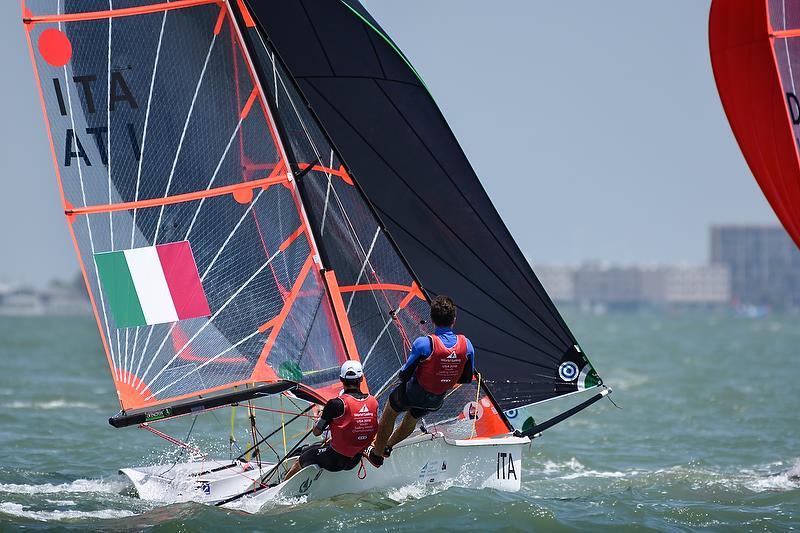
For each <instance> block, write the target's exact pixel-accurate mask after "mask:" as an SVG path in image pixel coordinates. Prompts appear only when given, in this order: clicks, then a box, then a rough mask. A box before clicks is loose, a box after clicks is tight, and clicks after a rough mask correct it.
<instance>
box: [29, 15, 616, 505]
mask: <svg viewBox="0 0 800 533" xmlns="http://www.w3.org/2000/svg"><path fill="white" fill-rule="evenodd" d="M22 9H23V24H24V26H25V29H26V35H27V38H28V44H29V47H30V52H31V58H32V61H33V68H34V72H35V76H36V80H37V83H38V86H39V89H40V94H41V101H42V106H43V109H44V118H45V124H46V126H47V131H48V136H49V140H50V148H51V152H52V157H53V161H54V167H55V172H56V176H57V181H58V186H59V191H60V193H61V197H62V204H63V209H64V214H65V216H66V221H67V225H68V227H69V230H70V235H71V238H72V240H73V243H74V245H75V249H76V252H77V256H78V261H79V264H80V267H81V271H82V273H83V277H84V280H85V283H86V288H87V291H88V293H89V297H90V300H91V303H92V308H93V310H94V315H95V319H96V321H97V326H98V330H99V333H100V340H101V343H102V346H103V349H104V352H105V354H106V359H107V363H108V365H109V368H110V370H111V376H112V378H113V381H114V384H115V387H116V391H117V395H118V399H119V403H120V412H119V413H118V414H116V415H115V416H112V417H111V418H110V419H109V422H110V424H111V425H112V426H114V427H117V428H122V427H129V426H137V427H139V428H141V429H144V430H147V431H149V432H151V433H153V434H154V435H156V436H158V437H161V438H163V439H165V440H166V441H167V442H169V443H170V444H171V445H174V446H176V447H178V448H179V449H181V450H184V451H185V452H186V453H185V455H184V459H185V460H182V461H180V462H177V463H176V462H173V463H172V464H170V465H168V467H164V466H162V465H155V466H144V467H133V468H123V469H122V470H121V472H122V473H123V474H125V475H126V476H128V478H130V480H131V481H132V482H133V484H134V486H135V487H136V490H137V491H138V493H139V495H140V496H141V497H142V498H151V499H163V498H164V494H167V493H172V494H175V493H177V494H179V495H180V497H182V498H184V499H191V500H196V501H202V502H209V503H216V504H218V505H240V506H242V508H244V509H246V510H253V509H257V508H258V507H260V506H261V505H262V504H263V503H264V502H266V501H269V500H271V499H274V498H276V497H295V496H304V497H308V498H324V497H328V496H332V495H335V494H341V493H345V492H363V491H366V490H372V489H375V488H383V487H389V486H398V485H404V484H408V483H423V484H436V483H442V482H447V481H453V480H457V482H458V483H460V484H464V485H465V486H474V487H493V488H496V489H500V490H511V491H513V490H518V489H519V487H520V483H521V479H522V473H523V467H522V452H523V450H524V449H525V448H526V447H527V446H529V445H530V442H531V439H532V438H534V437H536V436H537V435H538V434H540V433H541V432H542V431H544V430H546V429H548V428H550V427H552V426H554V425H555V424H557V423H559V422H561V421H563V420H565V419H566V418H568V417H570V416H572V415H574V414H575V413H577V412H579V411H581V410H583V409H585V408H586V407H588V406H589V405H592V404H593V403H595V402H597V401H599V400H600V399H602V398H603V397H605V396H606V395H607V394H608V393H609V392H610V389H608V388H607V387H605V386H604V385H603V383H602V380H601V379H600V377H599V376H598V374H597V372H596V371H595V369H594V367H593V366H592V364H591V363H590V362H589V359H588V357H587V356H586V354H585V353H584V351H583V350H582V349H581V348H580V346H579V344H578V342H577V341H576V339H575V337H574V336H573V335H572V333H571V332H570V331H569V328H568V327H567V326H566V324H565V322H564V320H563V319H562V318H561V316H560V314H559V313H558V311H557V310H556V308H555V306H554V305H553V303H552V301H551V300H550V298H549V297H548V296H547V294H546V292H545V291H544V289H543V287H542V286H541V284H540V283H539V281H538V279H537V278H536V276H535V274H534V273H533V271H532V269H531V267H530V266H529V264H528V263H527V261H526V260H525V258H524V256H523V255H522V253H521V251H520V250H519V248H518V247H517V245H516V243H515V242H514V240H513V238H512V236H511V234H510V232H509V231H508V230H507V229H506V227H505V225H504V224H503V222H502V220H501V219H500V217H499V215H498V213H497V212H496V210H495V209H494V207H493V205H492V204H491V201H490V200H489V198H488V196H487V195H486V193H485V191H484V190H483V188H482V186H481V184H480V181H479V180H478V178H477V176H476V175H475V173H474V171H473V170H472V168H471V166H470V165H469V162H468V161H467V159H466V156H465V155H464V153H463V151H462V150H461V148H460V147H459V146H458V143H457V141H456V140H455V137H454V136H453V134H452V132H451V131H450V129H449V127H448V126H447V123H446V121H445V120H444V118H443V116H442V115H441V113H440V111H439V110H438V108H437V106H436V104H435V103H434V101H433V99H432V97H431V96H430V94H429V93H428V90H427V88H426V86H425V84H424V82H423V81H422V79H421V78H420V76H419V75H418V73H417V72H416V71H415V70H414V68H413V66H412V65H411V63H410V62H409V61H408V59H407V58H406V57H405V56H404V55H403V54H402V52H401V51H400V49H399V48H398V47H397V45H396V44H395V43H394V42H393V41H392V40H391V39H390V38H389V37H388V36H387V35H386V33H385V32H384V31H383V29H382V28H381V27H380V25H379V24H378V23H377V21H375V20H374V19H373V18H372V17H371V16H370V14H369V13H368V12H367V11H366V10H365V9H364V7H363V6H361V5H360V4H359V3H358V2H356V1H355V0H313V1H312V0H303V1H297V2H281V1H251V0H174V1H170V2H160V3H156V2H153V1H147V0H126V1H123V0H97V1H87V0H80V1H78V0H24V1H23V4H22ZM442 293H446V294H449V295H451V296H452V297H453V298H454V299H455V301H456V302H457V304H458V306H459V315H458V327H459V329H461V330H462V331H464V332H465V333H467V334H468V335H469V336H470V337H471V338H472V339H473V340H474V343H475V348H476V351H477V354H478V356H477V357H478V358H477V367H478V370H479V372H476V375H475V379H474V381H473V382H472V383H471V384H469V385H461V386H459V387H457V388H455V389H453V390H452V391H451V392H450V393H449V394H448V396H447V398H446V400H445V402H444V405H443V406H442V408H441V409H440V410H439V411H437V412H435V413H432V414H430V415H428V416H426V417H425V418H424V419H423V420H421V424H420V426H419V428H418V429H417V430H416V431H415V432H414V433H413V434H412V435H411V436H410V437H409V438H408V439H407V440H406V441H404V442H402V443H399V444H398V445H397V446H396V447H395V450H394V452H393V454H392V457H391V459H390V460H388V461H387V462H386V464H385V465H384V466H383V467H382V468H377V469H376V468H374V467H373V466H372V465H370V464H369V463H368V462H363V463H362V465H361V467H359V468H357V469H354V470H352V471H349V472H337V473H331V472H325V471H322V470H319V469H317V467H315V466H310V467H307V468H305V469H303V470H301V471H300V472H299V473H298V474H297V475H296V476H294V477H293V478H291V479H290V480H288V481H283V475H284V474H285V472H286V470H287V469H288V467H289V466H290V464H291V462H292V460H293V459H292V457H293V456H294V455H295V454H296V453H297V451H298V450H299V449H300V447H301V446H302V445H303V444H305V443H307V439H308V437H309V434H310V431H308V429H310V420H311V419H312V417H313V416H314V414H315V413H316V411H317V409H318V406H320V405H323V404H324V403H325V402H326V401H327V400H328V399H330V398H333V397H335V396H336V395H337V394H338V393H339V392H340V388H341V386H340V384H339V381H338V368H339V366H340V365H341V364H342V363H343V362H344V361H346V360H359V361H361V363H362V364H363V366H364V373H365V377H366V386H367V387H368V389H369V390H370V391H371V392H372V394H373V395H375V396H376V398H378V400H379V403H380V405H381V406H383V405H385V403H386V402H387V400H388V391H390V390H391V387H392V385H393V384H394V383H395V382H396V378H397V371H398V369H399V367H400V365H402V364H403V362H404V361H405V359H406V357H407V356H408V353H409V349H410V344H411V341H412V340H413V339H414V338H416V337H418V336H423V335H427V334H430V333H431V329H432V328H431V326H430V324H429V323H428V314H429V306H428V302H429V301H430V298H431V296H432V295H436V294H442ZM557 398H574V399H575V401H574V402H573V403H574V404H575V405H572V406H571V407H570V408H569V409H564V410H561V411H560V412H558V413H557V414H556V415H555V416H553V417H551V418H549V419H547V420H545V421H542V422H540V423H537V422H535V421H534V420H533V419H532V418H531V417H530V416H527V415H526V413H527V411H526V410H527V409H532V408H535V407H536V406H537V405H541V404H542V403H545V402H550V401H551V400H554V399H557ZM284 400H286V401H285V402H284ZM576 402H578V403H576ZM237 408H239V409H244V410H246V412H247V413H248V416H247V418H248V421H249V424H250V426H251V430H252V431H251V433H252V443H250V445H249V446H247V449H245V450H243V451H242V452H241V453H240V454H238V455H237V456H235V457H233V456H231V457H228V458H218V457H217V458H215V457H213V456H212V454H210V453H207V452H204V451H203V450H200V449H199V447H198V446H197V445H196V444H194V443H192V442H189V441H188V439H184V440H181V439H178V438H176V437H174V436H172V435H168V434H167V433H166V432H165V431H162V429H161V428H164V427H166V424H167V423H168V422H169V421H174V420H176V419H180V418H182V417H192V418H193V419H194V420H196V419H197V418H198V417H202V416H204V415H205V414H206V413H209V412H215V411H219V410H222V409H231V410H232V411H233V410H235V409H237ZM265 411H266V412H270V411H271V412H272V413H280V419H279V421H278V422H277V423H274V422H272V423H271V425H269V426H265V425H264V422H263V417H259V416H257V415H258V413H261V412H265ZM234 418H235V416H233V415H232V420H233V419H234ZM259 418H260V420H259ZM270 420H274V417H273V418H271V419H270ZM514 420H517V422H516V424H517V427H515V425H514V424H515V422H514ZM525 421H527V424H525ZM275 438H277V439H279V440H280V441H282V445H283V446H282V447H280V446H277V445H276V446H273V445H271V444H270V439H275ZM278 450H280V451H278ZM273 456H274V457H273Z"/></svg>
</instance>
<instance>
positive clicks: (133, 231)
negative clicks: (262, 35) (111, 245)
mask: <svg viewBox="0 0 800 533" xmlns="http://www.w3.org/2000/svg"><path fill="white" fill-rule="evenodd" d="M167 13H169V11H164V16H163V18H162V19H161V31H160V33H159V34H158V46H156V57H155V59H154V60H153V75H152V76H151V77H150V92H149V93H148V95H147V110H146V111H145V113H144V131H143V132H142V148H141V150H139V164H138V168H137V169H136V192H135V194H134V201H136V202H138V201H139V184H140V183H141V179H142V163H144V151H145V149H146V147H147V127H148V126H149V124H150V105H151V104H152V102H153V88H154V87H155V83H156V72H157V71H158V60H159V58H160V57H161V43H162V42H163V41H164V27H165V26H166V24H167ZM137 212H138V209H136V208H134V210H133V223H132V224H131V248H133V242H134V236H135V234H136V213H137ZM137 331H138V329H137Z"/></svg>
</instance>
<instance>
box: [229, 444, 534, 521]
mask: <svg viewBox="0 0 800 533" xmlns="http://www.w3.org/2000/svg"><path fill="white" fill-rule="evenodd" d="M529 444H530V440H529V439H528V438H526V437H523V438H519V437H502V438H496V439H470V440H450V439H446V438H445V437H443V436H441V435H437V436H431V435H422V436H419V437H415V438H413V439H409V440H407V441H405V442H403V443H400V444H399V445H397V446H396V447H395V448H394V451H393V452H392V456H391V457H390V458H388V459H386V461H385V463H384V465H383V466H382V467H380V468H375V467H374V466H372V465H371V464H370V463H369V462H368V461H366V460H364V466H365V469H366V476H364V471H363V470H362V472H361V475H362V476H363V479H360V477H359V467H356V468H354V469H353V470H350V471H346V472H327V471H325V470H322V469H320V468H318V467H316V466H309V467H306V468H304V469H303V470H301V471H300V472H298V473H297V474H296V475H295V476H294V477H293V478H292V479H290V480H288V481H286V482H284V483H281V484H280V485H277V486H275V487H272V488H269V489H264V490H262V491H260V492H258V493H256V494H255V495H253V496H248V497H246V498H243V499H242V500H241V501H237V502H232V503H231V504H229V505H228V506H229V507H233V508H237V509H240V510H243V511H247V512H256V511H258V510H259V509H260V508H261V507H262V506H263V505H264V504H266V503H268V502H271V501H274V500H279V501H285V500H291V499H296V498H303V499H305V500H316V499H324V498H330V497H332V496H337V495H339V494H347V493H362V492H367V491H371V490H376V489H378V490H380V489H387V488H393V487H403V486H407V485H412V484H421V485H432V484H438V483H453V484H456V485H458V486H463V487H473V488H493V489H498V490H504V491H510V492H514V491H518V490H519V488H520V484H521V482H522V451H523V449H524V448H525V447H527V446H528V445H529Z"/></svg>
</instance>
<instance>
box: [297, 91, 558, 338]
mask: <svg viewBox="0 0 800 533" xmlns="http://www.w3.org/2000/svg"><path fill="white" fill-rule="evenodd" d="M309 85H310V87H311V88H312V89H314V91H316V93H317V94H318V95H319V96H320V97H321V98H322V99H323V100H324V101H325V102H326V103H327V104H328V105H329V106H330V107H331V109H332V110H333V111H334V112H335V113H336V114H337V115H338V116H339V117H340V118H341V119H342V121H344V122H345V123H346V124H347V125H348V126H349V127H350V129H351V130H352V131H353V132H354V133H355V134H356V135H357V136H358V137H359V138H360V139H361V140H362V141H363V142H364V144H365V145H366V146H368V147H369V148H370V149H371V150H372V152H373V153H374V154H375V155H376V156H377V157H378V158H379V159H380V160H381V161H382V162H383V163H384V164H385V165H386V167H387V168H388V169H389V170H391V171H392V173H393V174H394V175H395V176H397V178H398V179H399V180H400V182H402V183H403V184H404V185H405V186H406V188H407V189H408V190H409V191H410V192H411V193H412V194H413V195H414V196H415V197H416V198H417V200H418V201H419V203H420V204H422V205H424V206H425V207H426V208H427V209H428V211H430V213H432V214H433V216H435V217H436V218H437V219H438V220H439V222H440V223H441V224H442V226H443V227H446V228H447V229H448V230H449V231H450V232H451V233H452V234H453V235H454V236H455V238H456V239H458V240H459V241H460V242H461V243H462V244H464V246H465V247H466V248H467V249H469V250H470V251H471V248H470V247H468V246H466V244H465V243H464V241H463V239H462V238H461V237H459V236H458V234H457V233H456V232H455V231H453V230H452V229H451V228H450V227H449V226H448V225H447V224H446V223H445V222H444V221H443V220H442V219H441V217H439V215H438V214H437V213H436V212H435V211H434V210H433V209H432V208H431V207H430V206H429V205H428V204H427V203H426V202H425V201H424V199H423V198H422V197H421V196H419V194H418V193H417V192H416V191H415V190H414V188H413V187H411V186H410V185H409V184H408V183H406V181H405V179H404V178H403V177H402V175H401V174H400V173H399V172H398V171H397V170H395V169H394V167H392V165H391V164H389V162H388V161H387V160H386V159H385V158H384V156H383V155H382V154H381V153H380V152H379V151H378V150H377V149H376V148H374V147H373V146H372V144H370V142H369V141H368V140H367V139H366V138H365V137H364V136H363V135H362V134H361V132H359V131H358V129H357V128H356V127H355V126H354V125H353V124H352V123H351V122H350V121H349V120H348V119H347V117H345V116H344V115H343V114H342V113H341V111H339V110H338V109H337V108H336V106H334V105H333V103H332V102H331V101H330V100H328V99H327V98H326V97H325V95H324V94H322V93H321V92H320V91H319V90H318V89H317V88H316V87H315V86H314V84H309ZM384 216H385V212H384ZM501 248H502V247H501ZM471 253H472V255H473V256H475V257H476V259H477V260H478V261H479V262H481V263H482V264H483V265H484V267H486V269H487V270H488V271H489V272H490V273H492V274H493V275H494V276H495V277H497V275H496V274H495V273H494V271H493V270H492V269H491V268H490V267H489V266H488V265H487V264H486V263H485V261H484V260H483V259H482V258H481V257H479V256H477V255H476V254H475V253H474V252H471ZM515 264H516V263H515ZM517 268H519V267H517ZM497 279H498V280H499V281H500V282H501V283H502V284H503V285H504V286H505V287H506V288H507V289H508V290H509V291H510V292H511V293H515V291H514V290H513V289H511V288H510V287H509V286H508V284H507V283H506V282H505V280H503V279H501V278H499V277H497ZM526 279H527V278H526ZM528 283H530V280H528ZM522 303H523V305H524V306H525V307H526V308H528V309H529V310H530V311H531V312H532V313H533V315H534V316H536V317H537V318H538V319H539V320H540V321H541V322H542V324H543V325H544V326H545V327H546V328H548V329H550V331H551V332H552V333H554V335H555V336H556V337H559V335H558V334H557V333H555V332H553V331H552V329H551V328H550V327H549V326H548V325H547V323H546V322H545V321H544V320H542V318H541V317H540V316H539V314H538V313H537V312H535V311H533V310H532V309H531V308H530V307H528V305H527V304H526V303H525V302H524V301H523V302H522ZM548 310H550V309H549V307H548ZM515 316H516V315H515ZM556 316H557V313H556ZM520 320H521V319H520ZM523 322H524V321H523ZM524 323H525V324H526V325H527V323H526V322H524ZM529 327H530V326H529ZM531 329H532V328H531ZM534 331H535V330H534ZM568 331H569V330H568V328H567V332H568ZM559 338H560V337H559ZM570 342H574V339H570Z"/></svg>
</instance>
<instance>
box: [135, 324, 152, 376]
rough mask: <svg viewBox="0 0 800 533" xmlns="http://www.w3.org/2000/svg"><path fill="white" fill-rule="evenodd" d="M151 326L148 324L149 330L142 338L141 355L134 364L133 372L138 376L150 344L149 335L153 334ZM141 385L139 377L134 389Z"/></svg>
mask: <svg viewBox="0 0 800 533" xmlns="http://www.w3.org/2000/svg"><path fill="white" fill-rule="evenodd" d="M153 327H154V326H152V325H151V326H150V331H148V332H147V338H146V339H145V340H144V346H143V347H142V355H141V356H140V357H139V364H138V365H136V372H134V374H135V375H136V376H137V377H138V376H139V370H141V369H142V363H144V356H145V355H146V354H147V346H148V345H149V344H150V337H152V336H153ZM141 385H142V379H141V378H140V379H139V385H138V386H137V387H136V390H139V387H141Z"/></svg>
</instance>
